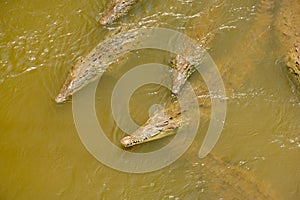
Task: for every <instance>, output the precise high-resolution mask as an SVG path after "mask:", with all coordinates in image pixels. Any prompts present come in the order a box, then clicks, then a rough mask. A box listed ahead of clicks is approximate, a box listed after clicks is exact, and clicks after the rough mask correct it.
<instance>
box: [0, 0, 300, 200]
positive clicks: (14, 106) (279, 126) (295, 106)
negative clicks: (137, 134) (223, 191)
mask: <svg viewBox="0 0 300 200" xmlns="http://www.w3.org/2000/svg"><path fill="white" fill-rule="evenodd" d="M107 3H108V1H107V0H103V1H79V0H73V1H57V0H49V1H34V0H27V1H0V10H1V12H0V20H1V21H0V91H1V92H0V110H1V112H0V199H141V198H143V199H187V198H188V199H196V198H204V199H209V198H210V196H209V193H210V191H207V190H206V187H205V178H206V179H207V180H209V181H213V180H214V177H213V175H212V176H211V177H207V176H205V177H204V178H203V177H202V175H201V173H199V171H198V170H196V169H197V168H195V167H194V164H195V163H197V162H201V161H198V160H192V161H191V160H189V161H186V160H185V157H186V155H184V156H183V158H181V159H179V160H178V161H176V162H174V163H173V164H172V165H170V166H168V167H166V168H164V169H162V170H159V171H156V172H152V173H147V174H127V173H122V172H118V171H115V170H113V169H111V168H109V167H106V166H105V165H103V164H101V163H100V162H98V161H97V160H96V159H95V158H94V157H93V156H92V155H90V154H89V153H88V152H87V150H86V149H85V147H84V146H83V145H82V143H81V141H80V139H79V137H78V134H77V132H76V129H75V125H74V122H73V118H72V107H71V102H68V103H66V104H63V105H56V104H55V103H54V100H53V99H54V97H55V96H56V94H57V93H58V91H59V89H60V87H61V86H62V84H63V82H64V79H65V78H66V74H67V73H68V70H69V69H70V67H71V66H72V65H73V64H74V63H75V62H76V60H77V59H79V57H80V56H82V55H85V54H87V53H88V52H89V51H90V50H91V49H92V48H93V47H94V46H95V45H96V44H97V43H99V42H100V41H101V40H102V39H103V38H104V37H105V36H106V35H107V34H108V32H109V27H101V26H99V24H98V23H97V20H96V19H97V18H99V16H100V14H101V12H103V10H104V8H105V6H106V5H107ZM256 8H257V1H254V0H252V1H247V2H245V1H242V0H239V1H236V0H224V1H217V0H215V1H209V2H207V1H201V0H198V1H197V0H190V1H189V0H186V1H184V0H175V1H174V0H172V1H171V0H166V1H164V2H163V3H162V2H161V1H143V2H141V3H139V4H138V5H137V6H136V7H135V8H134V9H133V10H132V11H131V12H130V13H129V15H128V16H126V17H124V18H122V19H121V20H119V21H118V22H117V23H115V24H114V25H113V26H112V27H117V26H119V25H120V24H131V23H133V22H136V21H140V22H142V23H144V24H150V23H151V24H153V23H154V24H156V25H160V26H162V27H168V28H173V29H175V30H185V31H186V32H187V33H189V35H191V36H193V32H191V30H193V28H194V24H195V26H196V27H198V29H206V30H208V33H211V34H214V35H215V37H214V40H213V42H212V43H210V45H208V46H209V47H210V50H209V52H210V54H211V55H212V57H213V58H214V59H215V60H217V61H218V60H224V57H225V60H226V56H227V57H228V56H229V57H230V55H231V53H230V52H231V51H233V50H234V49H235V48H234V46H235V45H237V44H239V43H240V39H241V38H243V35H245V33H246V32H247V31H248V29H249V26H250V22H251V20H252V19H253V16H254V15H255V12H256ZM212 19H213V20H212ZM194 35H197V34H194ZM197 36H198V37H199V35H197ZM270 40H271V42H270V43H269V44H268V45H267V46H265V47H264V49H263V51H261V49H260V50H259V51H257V52H258V53H259V52H263V55H257V57H262V59H259V60H258V59H255V58H252V60H251V59H250V61H251V70H249V72H248V74H247V76H246V77H245V79H244V81H243V82H241V83H240V84H239V85H238V87H237V86H236V87H235V88H234V90H233V89H232V88H230V87H229V84H228V83H226V79H225V86H226V89H227V90H228V91H230V92H228V108H227V109H228V112H227V118H226V123H225V128H224V130H223V132H222V135H221V138H220V140H219V142H218V143H217V145H216V147H215V149H214V153H215V154H218V155H219V156H220V157H224V158H225V159H226V160H227V161H228V162H230V163H232V164H233V165H235V166H240V167H241V168H243V169H245V170H248V171H250V172H251V173H254V174H255V175H256V176H257V177H260V179H263V180H264V182H266V183H267V184H269V185H271V186H272V188H273V189H274V190H275V191H277V193H278V194H279V196H281V197H282V199H299V197H300V159H299V153H300V125H299V123H298V122H299V119H300V112H299V111H300V97H299V93H297V92H295V91H294V90H293V85H292V84H291V83H290V81H289V79H288V76H287V75H286V70H285V68H284V64H283V62H282V57H280V56H278V53H277V52H278V51H277V50H278V46H277V42H276V39H275V38H271V39H270ZM242 44H243V43H242ZM245 48H246V47H245ZM260 54H262V53H260ZM237 55H238V54H237ZM242 58H243V57H242V56H237V57H236V58H235V59H236V61H237V62H240V61H241V60H239V59H242ZM169 59H170V55H169V54H167V53H162V52H159V51H155V50H143V51H139V52H133V53H132V54H130V55H127V56H126V58H125V60H126V62H121V63H122V66H121V67H120V66H118V64H114V65H113V66H111V68H110V70H109V72H108V73H105V74H104V76H103V78H102V79H101V82H100V85H99V87H98V90H97V105H96V107H97V110H98V111H99V112H98V118H99V121H100V123H101V124H102V125H103V128H104V130H105V131H106V134H107V136H108V137H109V138H110V139H111V140H112V141H113V142H114V143H115V144H116V145H118V146H120V144H119V139H120V138H121V137H123V136H124V134H123V133H121V131H120V130H119V129H118V128H117V127H116V126H115V123H114V120H113V118H112V115H111V111H110V109H109V107H110V101H109V99H110V94H111V91H112V89H113V87H114V84H115V83H116V81H117V80H118V78H119V77H120V76H121V75H122V74H123V73H125V72H126V71H127V70H129V69H130V68H132V67H133V66H136V65H138V64H142V63H147V62H158V63H163V64H168V62H169ZM235 59H233V60H235ZM114 67H115V69H113V68H114ZM241 67H242V66H241ZM167 97H168V95H166V90H165V89H164V88H161V87H159V86H157V85H147V86H145V87H142V88H140V89H138V90H137V91H136V92H135V94H134V96H133V97H132V99H131V102H130V110H131V114H132V116H133V118H134V120H135V121H137V122H138V123H139V124H142V123H143V122H144V121H145V120H146V119H147V118H148V109H149V107H150V106H151V105H152V104H153V103H162V102H163V101H165V100H166V98H167ZM206 127H207V120H203V121H202V123H201V125H200V131H199V135H200V136H199V137H202V136H201V134H202V135H203V134H205V128H206ZM165 142H166V140H162V141H157V142H153V143H148V144H145V145H141V146H139V147H136V148H134V149H131V150H132V151H135V150H136V151H140V152H143V151H149V149H150V150H151V149H153V148H154V149H156V148H159V147H161V146H162V145H164V144H165ZM194 153H195V152H194ZM201 177H202V178H201ZM216 193H217V191H216ZM188 195H190V196H188ZM211 198H213V197H211Z"/></svg>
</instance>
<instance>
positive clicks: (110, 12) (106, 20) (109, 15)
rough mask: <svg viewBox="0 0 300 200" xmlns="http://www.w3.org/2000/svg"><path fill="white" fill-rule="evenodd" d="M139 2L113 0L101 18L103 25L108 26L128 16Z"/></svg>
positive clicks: (100, 21)
mask: <svg viewBox="0 0 300 200" xmlns="http://www.w3.org/2000/svg"><path fill="white" fill-rule="evenodd" d="M138 1H139V0H113V1H112V2H111V3H110V5H109V6H108V8H107V10H105V11H104V13H103V16H102V17H101V18H100V20H99V23H100V24H101V25H108V24H111V23H112V22H114V21H115V20H117V19H119V18H120V17H122V16H124V15H126V14H127V13H128V11H129V10H130V9H131V8H132V7H133V6H134V4H136V3H137V2H138Z"/></svg>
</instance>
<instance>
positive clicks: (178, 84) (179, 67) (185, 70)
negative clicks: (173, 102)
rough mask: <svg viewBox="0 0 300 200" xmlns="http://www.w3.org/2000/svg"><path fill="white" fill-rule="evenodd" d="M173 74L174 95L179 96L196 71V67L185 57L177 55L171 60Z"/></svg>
mask: <svg viewBox="0 0 300 200" xmlns="http://www.w3.org/2000/svg"><path fill="white" fill-rule="evenodd" d="M171 64H172V68H173V69H174V72H173V82H172V93H173V94H174V95H178V94H179V92H180V90H181V88H182V86H183V85H184V84H185V82H186V80H187V79H188V78H189V77H190V76H191V74H192V73H193V72H194V71H195V67H194V66H193V65H192V64H190V62H189V61H188V60H186V59H185V58H184V57H183V56H180V55H176V56H175V57H174V58H173V59H172V60H171Z"/></svg>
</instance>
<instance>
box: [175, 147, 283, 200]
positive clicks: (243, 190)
mask: <svg viewBox="0 0 300 200" xmlns="http://www.w3.org/2000/svg"><path fill="white" fill-rule="evenodd" d="M195 151H196V149H195V150H193V149H191V152H187V153H186V154H185V155H184V159H183V160H182V162H186V161H188V162H189V166H190V165H191V164H190V163H193V164H192V165H193V167H192V170H193V171H195V172H196V173H197V174H199V175H200V177H199V178H198V179H197V180H198V182H199V179H200V180H201V181H202V182H203V183H202V184H200V186H199V187H198V188H197V189H191V190H190V191H189V190H187V191H183V192H181V194H180V197H182V198H183V199H185V198H186V199H237V200H253V199H255V200H275V199H280V197H279V195H278V194H277V193H276V192H275V191H274V190H273V188H272V187H271V185H269V184H268V183H266V182H264V181H262V180H261V179H260V178H259V177H257V175H255V174H253V173H252V172H251V171H248V170H246V169H244V168H241V167H239V166H235V165H233V164H231V163H229V162H227V161H225V160H223V159H221V158H220V157H218V156H217V155H215V154H213V153H210V154H208V155H207V156H206V157H205V158H203V159H201V160H199V158H198V157H197V154H196V153H195ZM193 156H194V157H193Z"/></svg>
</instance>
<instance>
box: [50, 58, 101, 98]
mask: <svg viewBox="0 0 300 200" xmlns="http://www.w3.org/2000/svg"><path fill="white" fill-rule="evenodd" d="M86 65H89V61H87V60H86V59H84V58H82V59H80V60H79V61H78V62H77V63H76V64H75V65H74V66H73V68H72V69H71V70H70V73H69V75H68V77H67V79H66V81H65V83H64V85H63V87H62V88H61V90H60V92H59V94H58V95H57V96H56V98H55V102H56V103H63V102H65V101H66V100H67V99H68V98H69V97H70V96H72V95H73V94H74V93H75V92H77V91H78V90H80V89H81V88H83V87H84V86H86V85H87V84H89V83H90V82H91V81H93V80H95V79H96V78H97V77H98V76H97V75H98V73H97V69H95V68H93V67H79V66H86Z"/></svg>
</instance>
